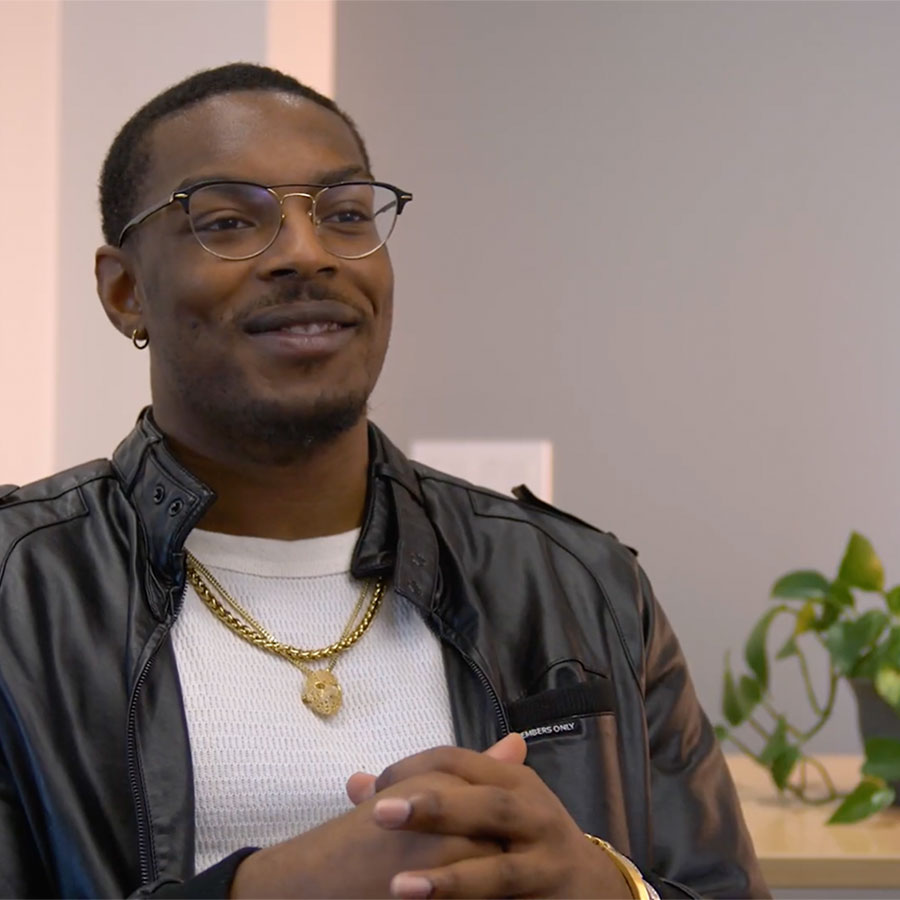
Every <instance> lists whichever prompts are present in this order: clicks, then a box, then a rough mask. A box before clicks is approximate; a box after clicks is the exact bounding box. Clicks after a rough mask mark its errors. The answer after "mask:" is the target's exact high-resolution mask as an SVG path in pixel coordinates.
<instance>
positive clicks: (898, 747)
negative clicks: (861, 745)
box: [862, 737, 900, 781]
mask: <svg viewBox="0 0 900 900" xmlns="http://www.w3.org/2000/svg"><path fill="white" fill-rule="evenodd" d="M862 773H863V775H872V776H874V777H876V778H883V779H884V780H885V781H900V741H895V740H893V739H891V738H883V737H875V738H869V739H868V740H867V741H866V761H865V764H864V765H863V767H862Z"/></svg>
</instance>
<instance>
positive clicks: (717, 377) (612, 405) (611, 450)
mask: <svg viewBox="0 0 900 900" xmlns="http://www.w3.org/2000/svg"><path fill="white" fill-rule="evenodd" d="M337 34H338V48H337V58H338V61H339V66H338V73H337V75H338V80H337V95H338V99H339V100H340V102H341V103H342V104H344V105H345V106H346V108H348V109H349V110H350V112H351V113H352V114H353V115H355V116H356V118H357V120H358V122H359V124H360V126H361V127H362V130H363V133H364V134H365V135H366V136H367V138H368V141H369V143H370V144H371V151H372V155H373V158H374V162H375V166H376V172H377V174H378V175H379V176H380V177H384V178H386V179H387V180H391V179H396V180H397V182H398V183H399V184H400V185H401V186H402V187H404V188H407V189H409V190H411V191H413V193H414V194H415V201H414V202H413V204H412V205H411V206H410V207H409V209H408V213H404V216H403V218H402V219H401V220H400V222H399V225H398V230H397V233H396V234H395V236H394V237H393V238H392V252H393V253H394V257H395V260H396V263H397V267H398V270H399V274H398V290H397V312H396V326H395V333H394V341H393V347H392V350H391V354H390V356H389V362H388V366H387V368H386V371H385V374H384V376H383V379H382V382H381V385H380V388H379V389H378V391H377V394H376V397H375V400H374V403H373V418H374V419H375V420H376V421H378V422H379V423H381V424H382V425H383V426H384V427H385V428H386V429H387V431H388V433H389V434H391V435H392V436H393V437H394V439H395V440H396V441H398V442H399V443H400V444H401V446H406V445H407V444H408V442H409V441H410V440H411V439H412V438H416V437H435V438H437V437H470V438H479V437H496V438H513V437H546V438H549V439H551V440H552V441H553V442H554V445H555V448H556V454H555V463H556V467H555V500H556V502H557V503H558V504H559V505H561V506H563V507H564V508H566V509H569V510H571V511H572V512H574V513H576V514H577V515H579V516H582V517H584V518H586V519H588V520H589V521H591V522H594V523H597V524H598V525H599V526H601V527H603V528H607V529H611V530H613V531H615V532H616V533H617V534H618V535H619V536H620V537H621V538H622V539H623V540H624V541H625V542H627V543H629V544H633V545H634V546H636V547H637V548H639V550H640V554H641V559H642V560H643V562H644V564H645V566H646V567H647V569H648V571H649V573H650V576H651V578H652V580H653V582H654V584H655V586H656V589H657V592H658V594H659V595H660V597H661V599H662V601H663V603H664V605H665V607H666V609H667V611H668V613H669V615H670V617H671V619H672V620H673V623H674V625H675V627H676V630H677V632H678V634H679V635H680V637H681V640H682V643H683V645H684V648H685V650H686V652H687V656H688V658H689V660H690V664H691V668H692V671H693V674H694V677H695V680H696V682H697V686H698V689H699V692H700V695H701V698H702V699H703V701H704V702H705V704H706V706H707V708H708V709H709V710H710V712H711V713H712V714H713V715H714V716H715V715H717V710H718V702H719V694H720V684H721V673H722V657H723V652H724V649H725V648H726V647H733V648H735V649H736V650H739V648H740V646H741V645H742V641H743V638H744V636H745V635H746V633H747V632H748V631H749V627H750V624H751V622H752V621H753V620H754V619H755V618H756V617H757V616H758V615H759V614H760V613H761V612H762V611H763V610H764V609H765V608H766V604H767V594H768V590H769V588H770V586H771V584H772V582H773V581H774V579H775V577H777V576H778V575H780V574H782V573H783V572H784V571H786V570H788V569H791V568H798V567H806V566H812V567H818V568H823V569H825V570H826V571H827V572H831V571H833V570H834V569H835V568H836V566H837V562H838V559H839V555H840V553H841V551H842V549H843V545H844V542H845V541H846V539H847V536H848V534H849V532H850V530H851V529H852V528H856V529H858V530H860V531H862V532H863V533H865V534H867V535H868V536H869V537H870V538H871V540H872V541H873V542H874V543H875V546H876V548H877V549H878V548H880V552H881V553H882V555H883V556H884V558H885V562H886V567H887V570H888V575H889V578H890V577H891V575H892V577H893V578H894V579H895V580H897V579H900V554H898V552H897V547H898V543H900V521H898V517H897V514H896V498H897V488H898V475H897V459H898V455H900V454H898V451H900V419H898V416H897V411H896V400H895V398H896V390H897V388H896V386H897V383H898V375H900V359H898V354H897V353H896V352H895V346H896V341H897V334H898V331H900V305H898V302H897V288H898V284H900V254H898V252H897V246H898V223H900V212H898V211H900V185H898V179H897V160H898V155H900V104H898V94H897V85H898V83H900V54H898V52H897V48H898V38H900V6H897V5H896V4H871V5H869V4H864V3H845V4H840V3H838V4H807V3H797V4H791V3H776V4H773V3H752V4H751V3H743V4H741V3H698V4H692V3H619V4H615V3H602V4H601V3H567V2H554V3H508V2H497V3H491V2H481V3H444V2H434V3H404V2H399V3H394V2H381V3H371V2H344V3H340V4H339V5H338V30H337ZM791 675H792V676H793V671H792V672H791ZM785 702H786V705H787V706H788V707H789V708H790V709H793V710H795V717H796V718H797V720H798V724H799V723H802V722H803V721H804V719H803V712H804V710H805V706H804V702H803V699H802V696H801V692H800V689H799V685H792V686H791V687H790V688H789V689H788V690H787V691H786V692H785ZM817 746H818V748H819V749H825V750H831V751H839V750H841V751H843V750H855V749H857V747H858V742H857V738H856V735H855V723H854V722H853V706H852V701H851V700H850V698H849V696H842V697H841V702H840V706H839V709H838V714H837V715H836V717H835V720H834V722H833V724H832V726H831V727H830V728H829V729H828V730H827V731H826V732H824V733H823V734H822V735H821V739H820V740H819V741H818V743H817Z"/></svg>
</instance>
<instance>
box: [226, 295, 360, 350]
mask: <svg viewBox="0 0 900 900" xmlns="http://www.w3.org/2000/svg"><path fill="white" fill-rule="evenodd" d="M361 324H362V317H361V316H360V314H359V313H358V312H357V311H356V310H354V309H353V308H352V307H350V306H348V305H347V304H345V303H341V302H339V301H336V300H313V301H303V302H299V303H290V304H284V305H279V306H276V307H270V308H268V309H265V310H263V311H261V312H258V313H255V314H253V315H251V316H249V317H248V318H247V319H246V320H245V321H244V322H243V323H242V326H241V327H242V329H243V331H244V332H245V334H247V335H248V336H249V337H250V338H251V340H253V342H254V344H256V345H257V347H258V348H259V349H261V350H263V352H265V353H266V354H269V355H275V356H278V357H282V358H284V357H287V358H289V359H297V360H299V361H304V360H312V359H321V358H324V357H327V356H330V355H332V354H334V353H336V352H337V351H338V350H340V349H341V348H342V347H343V346H344V345H345V344H346V343H347V342H348V341H349V340H350V339H351V337H352V336H353V335H354V334H355V333H356V331H357V330H358V328H359V326H360V325H361Z"/></svg>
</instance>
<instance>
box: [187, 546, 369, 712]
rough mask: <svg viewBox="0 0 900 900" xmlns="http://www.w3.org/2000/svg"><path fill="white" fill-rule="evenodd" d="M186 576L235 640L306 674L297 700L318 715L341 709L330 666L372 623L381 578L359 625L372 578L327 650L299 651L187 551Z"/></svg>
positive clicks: (340, 698) (339, 687)
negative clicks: (322, 662)
mask: <svg viewBox="0 0 900 900" xmlns="http://www.w3.org/2000/svg"><path fill="white" fill-rule="evenodd" d="M187 576H188V579H189V581H190V582H191V585H192V586H193V587H194V590H195V591H196V592H197V595H198V596H199V597H200V599H201V600H202V601H203V602H204V603H205V604H206V606H207V608H208V609H209V610H210V611H211V612H212V613H213V614H214V615H215V616H216V618H218V619H219V620H220V621H221V622H224V624H225V625H227V626H228V628H230V629H231V631H233V632H234V633H235V634H236V635H238V637H241V638H243V639H244V640H245V641H247V642H248V643H250V644H253V645H254V646H255V647H259V648H260V649H261V650H266V651H268V652H269V653H274V654H275V655H276V656H281V657H283V658H284V659H286V660H287V661H288V662H290V663H292V664H293V665H295V666H296V667H297V668H298V669H300V671H301V672H303V673H304V674H305V675H306V682H305V684H304V687H303V692H302V694H301V699H302V700H303V702H304V704H305V705H306V706H308V707H309V708H310V709H311V710H312V711H313V712H314V713H316V714H318V715H320V716H333V715H334V714H335V713H336V712H337V711H338V710H339V709H340V708H341V705H342V703H343V691H342V690H341V685H340V683H339V682H338V680H337V677H336V676H335V675H334V672H333V669H334V664H335V663H336V662H337V658H338V656H339V655H340V654H341V653H343V652H344V651H345V650H347V649H348V648H349V647H352V646H353V645H354V644H355V643H356V642H357V641H358V640H359V639H360V638H361V637H362V636H363V635H364V634H365V633H366V631H367V630H368V628H369V626H370V625H371V624H372V620H373V619H374V618H375V614H376V613H377V612H378V609H379V607H380V606H381V601H382V600H383V599H384V592H385V587H386V584H385V581H384V579H381V578H379V579H378V580H377V581H375V582H374V584H375V587H374V590H373V592H372V600H371V602H370V603H369V606H368V608H367V609H366V611H365V613H364V614H363V617H362V619H360V621H359V624H355V623H356V620H357V618H358V617H359V614H360V611H361V610H362V608H363V604H364V603H365V601H366V597H367V596H368V594H369V589H370V587H371V586H372V583H373V581H372V579H368V580H366V581H365V582H364V584H363V586H362V590H361V591H360V593H359V598H358V599H357V601H356V605H355V606H354V607H353V612H352V613H351V614H350V619H349V620H348V621H347V625H346V626H345V627H344V630H343V632H342V633H341V636H340V638H339V639H338V640H337V641H335V642H334V643H333V644H329V645H328V646H327V647H320V648H319V649H318V650H301V649H300V648H299V647H293V646H291V645H290V644H285V643H283V642H282V641H279V640H277V639H276V638H275V637H273V635H272V634H271V633H270V632H269V631H267V630H266V629H265V628H263V626H262V625H260V624H259V622H257V621H256V619H254V618H253V616H251V615H250V613H249V612H247V610H246V609H244V607H243V606H241V604H240V603H238V602H237V600H235V599H234V597H232V596H231V595H230V594H229V593H228V591H226V590H225V588H224V587H222V585H221V584H220V583H219V581H218V580H217V579H216V577H215V576H214V575H213V574H212V572H210V571H209V569H207V568H206V566H204V565H203V563H201V562H200V561H199V560H198V559H197V558H196V557H195V556H194V555H193V554H192V553H191V552H190V551H187ZM204 579H206V581H208V582H209V584H210V585H212V587H213V588H215V590H217V591H218V592H219V595H220V596H221V600H223V601H224V602H225V603H226V604H227V605H228V606H230V607H231V608H232V609H233V610H234V611H235V612H236V613H237V614H238V616H242V617H243V619H244V621H241V619H239V618H238V617H237V616H235V615H233V614H232V613H230V612H229V611H228V610H227V609H226V608H225V606H224V605H223V604H222V602H221V600H220V599H219V598H218V597H216V595H215V594H214V593H213V592H212V590H211V589H210V587H209V586H208V585H207V584H206V583H205V582H204ZM322 659H327V660H328V665H327V666H326V667H325V668H324V669H312V668H310V667H309V666H307V665H304V663H306V662H317V661H318V660H322Z"/></svg>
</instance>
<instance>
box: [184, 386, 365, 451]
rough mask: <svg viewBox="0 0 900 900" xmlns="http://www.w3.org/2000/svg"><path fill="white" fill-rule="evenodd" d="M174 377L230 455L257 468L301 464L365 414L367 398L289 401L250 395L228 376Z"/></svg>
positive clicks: (359, 394)
mask: <svg viewBox="0 0 900 900" xmlns="http://www.w3.org/2000/svg"><path fill="white" fill-rule="evenodd" d="M230 374H231V376H232V377H229V376H228V375H226V374H225V373H221V374H220V376H219V377H207V378H200V379H198V378H197V377H196V374H194V375H192V377H189V378H188V377H176V384H177V389H178V393H179V395H180V396H181V397H182V399H183V401H186V403H187V405H188V407H189V408H191V409H193V410H194V411H195V414H196V415H197V418H198V419H199V420H201V421H202V422H203V430H204V431H206V432H207V433H208V434H215V436H216V442H217V443H220V444H221V445H222V446H227V447H228V448H229V455H233V456H239V457H241V458H243V459H244V460H246V461H247V462H250V463H254V464H261V465H274V466H286V465H289V464H291V463H296V462H301V461H302V460H304V459H306V458H308V457H309V456H311V455H312V454H313V453H314V452H316V451H317V450H319V449H321V448H322V447H325V446H328V445H329V444H331V443H332V442H333V441H335V440H336V439H337V438H338V437H340V435H342V434H344V433H345V432H346V431H349V430H350V429H351V428H353V427H354V426H355V425H357V424H358V422H359V420H360V419H361V418H362V417H364V416H365V415H366V414H367V412H368V393H367V392H365V391H346V392H344V393H333V394H332V393H325V392H323V393H322V394H320V395H319V396H318V397H315V398H312V399H307V400H304V401H302V402H301V401H297V400H294V401H292V402H288V401H285V400H281V399H277V398H265V397H258V396H253V395H252V394H249V393H248V391H247V390H246V385H244V384H243V383H240V384H239V383H236V382H238V381H239V380H240V379H238V378H235V377H234V373H230Z"/></svg>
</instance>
